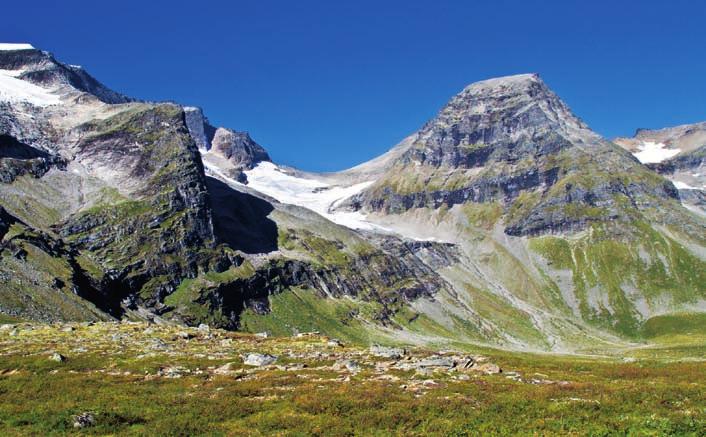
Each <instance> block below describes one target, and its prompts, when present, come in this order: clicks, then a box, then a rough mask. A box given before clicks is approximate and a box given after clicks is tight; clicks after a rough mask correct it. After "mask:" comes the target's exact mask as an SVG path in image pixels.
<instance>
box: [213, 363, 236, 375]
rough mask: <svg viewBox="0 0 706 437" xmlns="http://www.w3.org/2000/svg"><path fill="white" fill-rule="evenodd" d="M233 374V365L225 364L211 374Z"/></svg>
mask: <svg viewBox="0 0 706 437" xmlns="http://www.w3.org/2000/svg"><path fill="white" fill-rule="evenodd" d="M233 372H234V370H233V363H225V364H224V365H222V366H220V367H216V368H215V369H214V370H213V373H214V374H216V375H230V374H232V373H233Z"/></svg>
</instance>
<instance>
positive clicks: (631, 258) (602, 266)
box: [530, 223, 706, 337]
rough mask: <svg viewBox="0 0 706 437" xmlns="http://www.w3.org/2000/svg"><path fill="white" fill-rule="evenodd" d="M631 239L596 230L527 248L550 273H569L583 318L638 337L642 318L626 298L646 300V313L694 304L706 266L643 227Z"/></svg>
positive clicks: (704, 285)
mask: <svg viewBox="0 0 706 437" xmlns="http://www.w3.org/2000/svg"><path fill="white" fill-rule="evenodd" d="M629 238H630V239H629V240H624V239H620V238H615V237H613V236H611V235H609V234H607V233H606V232H604V230H603V229H602V228H601V227H599V226H594V227H593V228H592V229H591V231H590V232H589V233H588V234H587V235H585V236H583V237H581V238H578V239H575V238H574V239H568V238H561V237H551V236H548V237H541V238H536V239H533V240H531V242H530V248H531V249H533V250H534V251H536V252H537V253H539V254H541V255H542V256H543V257H544V258H546V259H547V260H548V261H549V263H550V268H549V270H550V271H551V270H553V269H556V270H569V271H570V272H571V275H572V278H573V286H574V293H575V294H576V296H577V298H578V300H579V308H580V313H581V316H582V317H583V318H584V319H585V320H589V321H591V322H593V323H594V324H596V325H597V326H600V327H602V328H605V329H610V330H614V331H616V332H617V333H620V334H622V335H626V336H628V337H639V336H641V323H642V322H643V316H642V315H641V314H640V313H639V311H638V308H637V307H636V303H635V302H636V296H634V295H633V296H631V295H630V294H631V293H632V294H635V293H637V298H640V299H644V301H645V304H646V305H647V306H648V307H649V312H650V313H655V312H665V311H667V312H668V311H670V310H672V311H673V310H676V309H677V308H679V305H684V304H695V303H697V302H698V301H699V300H703V299H706V262H704V261H703V260H701V259H699V258H698V257H696V256H695V255H693V254H692V253H691V252H689V251H688V250H687V249H685V248H684V247H683V246H682V245H680V244H679V243H677V242H676V241H674V240H672V239H670V238H669V237H667V236H664V235H663V234H660V233H658V232H657V231H655V230H654V229H653V228H652V227H650V226H649V225H646V224H641V223H636V226H635V234H634V235H633V236H631V237H629ZM550 275H551V274H550ZM665 297H666V302H667V304H666V305H665V303H664V300H665Z"/></svg>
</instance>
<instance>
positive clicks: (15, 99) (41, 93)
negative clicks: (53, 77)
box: [0, 70, 61, 106]
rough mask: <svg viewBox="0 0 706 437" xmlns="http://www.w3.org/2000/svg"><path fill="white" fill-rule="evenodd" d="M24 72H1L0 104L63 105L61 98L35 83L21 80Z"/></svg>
mask: <svg viewBox="0 0 706 437" xmlns="http://www.w3.org/2000/svg"><path fill="white" fill-rule="evenodd" d="M21 73H22V71H21V70H20V71H18V70H0V102H8V103H30V104H32V105H34V106H49V105H57V104H60V103H61V99H60V98H59V96H57V95H55V94H52V93H51V92H50V91H49V90H46V89H44V88H42V87H40V86H37V85H35V84H33V83H29V82H26V81H24V80H22V79H19V78H18V77H17V76H19V75H20V74H21Z"/></svg>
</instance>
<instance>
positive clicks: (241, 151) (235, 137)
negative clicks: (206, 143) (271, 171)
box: [211, 127, 270, 170]
mask: <svg viewBox="0 0 706 437" xmlns="http://www.w3.org/2000/svg"><path fill="white" fill-rule="evenodd" d="M211 150H212V151H214V152H216V153H219V154H220V155H222V156H223V157H224V158H226V159H227V160H228V161H230V162H231V163H232V164H234V165H235V166H236V168H239V169H242V170H245V169H251V168H253V167H254V166H255V165H256V164H257V163H258V162H261V161H270V156H269V155H268V154H267V151H265V149H263V148H262V146H260V145H259V144H257V143H256V142H255V141H253V139H252V138H250V135H248V133H247V132H236V131H234V130H231V129H227V128H223V127H219V128H218V129H216V132H215V134H214V136H213V140H212V141H211Z"/></svg>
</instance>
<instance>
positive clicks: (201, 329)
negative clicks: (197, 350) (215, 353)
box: [196, 323, 211, 334]
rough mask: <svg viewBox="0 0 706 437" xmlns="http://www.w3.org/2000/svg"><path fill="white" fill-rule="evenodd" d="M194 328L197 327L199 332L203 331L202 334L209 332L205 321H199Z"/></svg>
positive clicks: (209, 328)
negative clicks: (197, 325)
mask: <svg viewBox="0 0 706 437" xmlns="http://www.w3.org/2000/svg"><path fill="white" fill-rule="evenodd" d="M196 329H197V330H198V331H199V332H201V333H204V334H208V333H209V332H211V327H210V326H208V325H207V324H205V323H201V324H200V325H199V327H198V328H196Z"/></svg>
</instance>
